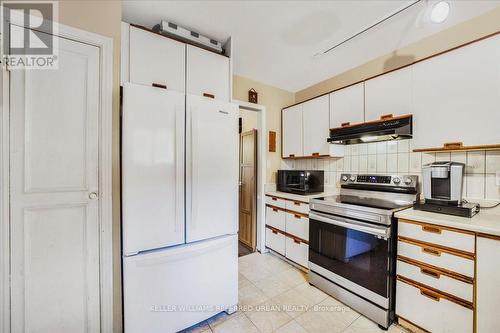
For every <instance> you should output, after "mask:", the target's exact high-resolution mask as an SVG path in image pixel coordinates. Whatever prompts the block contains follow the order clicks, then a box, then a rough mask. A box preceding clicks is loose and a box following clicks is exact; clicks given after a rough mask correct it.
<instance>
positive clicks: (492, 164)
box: [486, 150, 500, 174]
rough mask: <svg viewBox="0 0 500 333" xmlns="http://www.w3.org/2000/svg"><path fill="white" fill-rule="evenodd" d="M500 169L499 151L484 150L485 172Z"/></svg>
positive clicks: (492, 172)
mask: <svg viewBox="0 0 500 333" xmlns="http://www.w3.org/2000/svg"><path fill="white" fill-rule="evenodd" d="M498 171H500V151H497V150H493V151H487V152H486V173H490V174H495V173H497V172H498Z"/></svg>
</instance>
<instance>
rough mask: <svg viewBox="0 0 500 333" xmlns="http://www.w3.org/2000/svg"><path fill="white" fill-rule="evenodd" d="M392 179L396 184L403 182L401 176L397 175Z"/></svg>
mask: <svg viewBox="0 0 500 333" xmlns="http://www.w3.org/2000/svg"><path fill="white" fill-rule="evenodd" d="M392 181H393V182H394V184H396V185H397V184H399V183H401V179H399V177H395V178H394V179H393V180H392Z"/></svg>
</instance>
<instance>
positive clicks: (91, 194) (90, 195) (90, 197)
mask: <svg viewBox="0 0 500 333" xmlns="http://www.w3.org/2000/svg"><path fill="white" fill-rule="evenodd" d="M89 199H92V200H94V199H97V192H90V193H89Z"/></svg>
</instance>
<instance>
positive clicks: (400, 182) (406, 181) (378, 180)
mask: <svg viewBox="0 0 500 333" xmlns="http://www.w3.org/2000/svg"><path fill="white" fill-rule="evenodd" d="M340 184H341V185H342V184H365V185H369V184H373V185H383V186H392V187H415V188H416V187H417V185H418V176H416V175H391V176H386V175H358V174H349V173H343V174H342V175H341V177H340Z"/></svg>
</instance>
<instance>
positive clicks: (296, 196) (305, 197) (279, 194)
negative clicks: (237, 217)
mask: <svg viewBox="0 0 500 333" xmlns="http://www.w3.org/2000/svg"><path fill="white" fill-rule="evenodd" d="M266 195H272V196H274V197H278V198H283V199H289V200H296V201H302V202H309V200H311V199H314V198H321V197H326V196H328V195H333V193H329V192H321V193H316V194H310V195H301V194H293V193H286V192H278V191H267V192H266Z"/></svg>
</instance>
